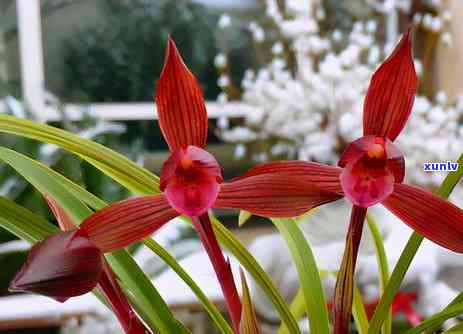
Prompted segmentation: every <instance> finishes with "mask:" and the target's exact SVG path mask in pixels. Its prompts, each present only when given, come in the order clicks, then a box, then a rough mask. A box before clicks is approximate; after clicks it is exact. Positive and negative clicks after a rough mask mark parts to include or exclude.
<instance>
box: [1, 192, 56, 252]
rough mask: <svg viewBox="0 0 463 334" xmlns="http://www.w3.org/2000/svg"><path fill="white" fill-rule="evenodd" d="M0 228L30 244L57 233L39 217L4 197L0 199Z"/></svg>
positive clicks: (54, 227)
mask: <svg viewBox="0 0 463 334" xmlns="http://www.w3.org/2000/svg"><path fill="white" fill-rule="evenodd" d="M0 226H1V227H3V228H5V229H6V230H8V231H10V232H11V233H13V234H14V235H16V236H17V237H18V238H21V239H23V240H26V241H27V242H29V243H31V244H34V243H36V242H39V241H41V240H43V239H45V238H46V237H47V236H49V235H51V234H54V233H57V232H59V229H58V228H57V227H56V226H55V225H53V224H51V223H50V222H48V221H47V220H45V219H43V218H42V217H41V216H39V215H36V214H35V213H33V212H31V211H29V210H27V209H26V208H24V207H22V206H20V205H18V204H16V203H15V202H13V201H10V200H9V199H6V198H4V197H0Z"/></svg>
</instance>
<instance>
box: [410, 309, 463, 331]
mask: <svg viewBox="0 0 463 334" xmlns="http://www.w3.org/2000/svg"><path fill="white" fill-rule="evenodd" d="M460 314H463V303H460V304H455V305H452V306H449V307H448V308H446V309H445V310H443V311H442V312H439V313H436V314H434V315H433V316H432V317H429V318H428V319H426V320H424V321H423V322H422V323H421V324H419V325H418V326H416V327H414V328H412V329H410V330H408V331H406V332H405V333H404V334H420V333H423V331H425V330H427V329H429V328H431V327H436V326H440V325H442V324H443V323H444V322H445V321H446V320H448V319H450V318H454V317H456V316H458V315H460Z"/></svg>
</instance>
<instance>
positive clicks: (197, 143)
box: [42, 38, 342, 333]
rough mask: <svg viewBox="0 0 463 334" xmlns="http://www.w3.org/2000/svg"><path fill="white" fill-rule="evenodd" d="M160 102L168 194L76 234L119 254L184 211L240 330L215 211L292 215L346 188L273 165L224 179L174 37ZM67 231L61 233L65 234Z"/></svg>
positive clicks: (114, 208)
mask: <svg viewBox="0 0 463 334" xmlns="http://www.w3.org/2000/svg"><path fill="white" fill-rule="evenodd" d="M156 102H157V110H158V117H159V125H160V127H161V130H162V133H163V135H164V138H165V140H166V141H167V143H168V145H169V149H170V156H169V158H168V159H167V160H166V162H165V163H164V165H163V167H162V171H161V184H160V186H161V190H162V191H163V193H162V194H157V195H147V196H141V197H137V198H132V199H128V200H125V201H121V202H117V203H114V204H112V205H110V206H108V207H106V208H104V209H102V210H100V211H98V212H96V213H95V214H93V215H91V216H90V217H89V218H88V219H86V220H85V221H84V222H83V223H82V224H81V225H80V227H79V230H78V232H75V233H76V234H78V235H79V236H81V235H84V237H85V238H86V240H87V239H88V240H89V241H90V243H91V244H92V245H95V246H96V247H98V249H99V250H100V251H101V252H111V251H114V250H117V249H120V248H124V247H126V246H128V245H130V244H131V243H133V242H135V241H139V240H141V239H143V238H145V237H147V236H149V235H151V234H152V233H153V232H154V231H156V230H157V229H158V228H160V227H161V226H162V225H163V224H165V223H166V222H168V221H169V220H171V219H173V218H175V217H177V216H179V215H186V216H188V217H190V218H191V219H192V221H193V225H194V227H195V228H196V230H197V231H198V234H199V237H200V239H201V241H202V243H203V245H204V248H205V250H206V252H207V254H208V255H209V257H210V260H211V262H212V265H213V267H214V270H215V271H216V274H217V278H218V280H219V282H220V285H221V287H222V290H223V294H224V297H225V301H226V304H227V308H228V311H229V314H230V317H231V319H232V323H233V327H234V329H235V331H236V332H237V333H238V332H239V323H240V318H241V301H240V299H239V295H238V292H237V289H236V286H235V281H234V279H233V275H232V272H231V269H230V264H229V262H228V261H227V260H226V259H225V257H224V255H223V253H222V251H221V249H220V247H219V244H218V242H217V239H216V237H215V234H214V231H213V228H212V224H211V222H210V220H209V216H208V210H209V209H211V208H239V209H244V210H247V211H249V212H252V213H254V214H257V215H263V216H272V217H290V216H295V215H299V214H302V213H304V212H306V211H307V210H308V209H310V208H313V207H316V206H318V205H320V204H323V203H327V202H330V201H333V200H335V199H338V198H340V197H342V194H339V193H335V192H332V191H329V190H323V189H322V188H320V187H318V186H316V185H312V184H304V183H301V182H300V181H299V178H298V177H295V176H288V175H283V174H279V173H272V172H270V173H269V172H267V171H265V172H264V173H262V175H260V174H261V173H258V172H257V173H254V175H248V176H244V177H241V178H238V179H235V180H232V181H231V182H223V179H222V171H221V168H220V166H219V164H218V162H217V161H216V159H215V158H214V157H213V156H212V155H211V154H210V153H208V152H207V151H206V150H204V146H205V144H206V139H207V127H208V126H207V125H208V124H207V113H206V106H205V102H204V98H203V94H202V91H201V88H200V86H199V84H198V82H197V80H196V78H195V77H194V75H193V74H192V73H191V72H190V71H189V70H188V68H187V66H186V65H185V64H184V62H183V60H182V58H181V56H180V54H179V52H178V50H177V48H176V46H175V43H174V41H173V40H172V39H171V38H169V41H168V46H167V51H166V60H165V64H164V69H163V71H162V74H161V77H160V79H159V81H158V84H157V89H156ZM63 237H64V235H63V234H61V236H60V238H63ZM60 249H63V254H59V255H57V256H58V257H59V260H60V261H61V262H60V261H58V262H57V263H66V262H65V261H71V262H72V261H74V262H77V264H76V265H80V263H81V262H82V261H83V260H82V259H78V258H77V257H78V256H77V255H79V254H72V255H73V256H75V257H76V258H75V259H68V254H67V253H65V252H64V251H66V250H67V248H66V247H61V248H60ZM74 262H73V263H74ZM42 264H43V263H42ZM94 269H95V270H96V269H97V268H96V267H95V268H94ZM58 270H61V269H60V268H58ZM84 290H85V289H82V290H81V293H84V292H85V291H84Z"/></svg>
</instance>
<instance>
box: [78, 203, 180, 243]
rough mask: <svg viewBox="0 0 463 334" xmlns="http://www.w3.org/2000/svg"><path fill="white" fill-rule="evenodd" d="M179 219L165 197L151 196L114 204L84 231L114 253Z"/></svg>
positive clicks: (87, 223)
mask: <svg viewBox="0 0 463 334" xmlns="http://www.w3.org/2000/svg"><path fill="white" fill-rule="evenodd" d="M176 216H178V213H177V212H176V211H175V210H174V209H172V208H171V207H170V205H169V203H168V202H167V200H166V198H165V197H164V195H150V196H143V197H137V198H131V199H128V200H125V201H121V202H117V203H114V204H111V205H109V206H107V207H106V208H104V209H102V210H99V211H97V212H95V213H94V214H93V215H91V216H90V217H89V218H87V219H86V220H85V221H84V222H83V223H82V224H81V225H80V229H81V230H83V231H85V232H86V233H87V235H88V237H89V239H90V240H91V241H92V242H93V243H94V244H95V245H96V246H98V247H99V248H100V249H101V250H102V251H103V252H111V251H114V250H117V249H120V248H124V247H127V246H128V245H130V244H132V243H133V242H135V241H138V240H141V239H143V238H146V237H147V236H149V235H150V234H152V233H153V232H154V231H156V230H157V229H159V228H160V227H161V226H162V225H164V224H165V223H166V222H168V221H169V220H171V219H173V218H175V217H176Z"/></svg>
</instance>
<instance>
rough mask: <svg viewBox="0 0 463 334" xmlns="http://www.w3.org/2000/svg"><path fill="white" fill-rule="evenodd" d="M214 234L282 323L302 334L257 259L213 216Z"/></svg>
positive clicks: (292, 330)
mask: <svg viewBox="0 0 463 334" xmlns="http://www.w3.org/2000/svg"><path fill="white" fill-rule="evenodd" d="M211 218H212V225H213V227H214V232H215V234H216V236H217V239H218V240H219V242H220V243H221V244H222V245H223V246H224V247H225V248H226V249H228V250H229V251H230V252H231V253H232V254H233V255H234V256H235V257H236V259H237V260H238V261H239V262H240V264H241V265H242V266H243V267H244V268H245V269H246V271H247V272H248V273H249V274H250V275H251V276H252V277H253V278H254V280H255V281H256V283H257V284H259V286H260V287H261V288H262V290H263V291H264V292H265V294H266V296H267V297H268V298H269V300H270V301H271V302H272V304H273V305H274V306H275V309H276V310H277V312H278V313H279V315H280V318H281V321H282V323H283V324H284V325H285V326H286V327H287V328H288V330H289V332H290V333H291V334H300V333H301V331H300V330H299V326H298V324H297V321H296V319H294V317H293V316H292V314H291V312H290V310H289V308H288V305H286V303H285V301H284V299H283V297H282V296H281V294H280V293H279V292H278V290H277V289H276V288H275V285H274V284H273V283H272V280H271V279H270V277H269V276H268V274H267V273H266V272H265V271H264V269H262V267H261V266H260V264H259V263H258V262H257V261H256V259H255V258H254V257H253V256H252V255H251V254H250V253H249V252H248V250H247V249H246V247H244V246H243V245H242V244H241V243H240V242H239V241H238V240H237V239H236V237H235V236H234V235H233V233H231V232H230V231H229V230H228V229H227V228H226V227H224V226H223V225H222V224H221V223H220V221H218V220H217V218H215V217H213V216H211Z"/></svg>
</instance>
